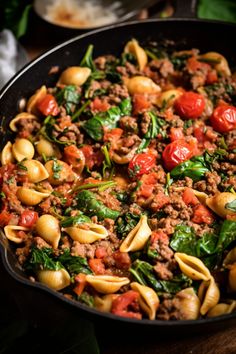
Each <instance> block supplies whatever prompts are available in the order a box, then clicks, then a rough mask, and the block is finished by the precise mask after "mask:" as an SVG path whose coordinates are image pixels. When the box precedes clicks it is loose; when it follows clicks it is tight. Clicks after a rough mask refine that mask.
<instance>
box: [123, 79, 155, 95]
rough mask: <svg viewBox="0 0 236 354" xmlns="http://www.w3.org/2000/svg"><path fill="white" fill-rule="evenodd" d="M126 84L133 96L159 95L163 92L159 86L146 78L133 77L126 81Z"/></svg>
mask: <svg viewBox="0 0 236 354" xmlns="http://www.w3.org/2000/svg"><path fill="white" fill-rule="evenodd" d="M124 83H125V85H126V86H127V89H128V91H129V93H130V94H131V95H134V94H135V93H141V94H143V93H148V94H157V93H159V92H160V91H161V88H160V86H159V85H157V84H155V82H154V81H152V79H150V78H149V77H146V76H133V77H131V78H130V79H128V78H126V79H124Z"/></svg>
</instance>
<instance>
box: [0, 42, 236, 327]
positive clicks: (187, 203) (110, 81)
mask: <svg viewBox="0 0 236 354" xmlns="http://www.w3.org/2000/svg"><path fill="white" fill-rule="evenodd" d="M92 52H93V46H92V45H90V46H89V47H88V49H87V51H86V53H85V55H84V57H83V58H82V60H81V62H80V63H76V65H77V66H74V67H69V68H66V69H65V70H64V72H60V73H59V74H58V78H57V82H56V83H55V86H54V87H46V86H42V87H39V88H38V90H37V91H36V92H33V93H32V96H31V97H29V98H28V100H27V104H26V107H25V109H24V112H19V114H17V116H16V117H12V120H11V122H10V129H11V130H12V131H13V132H14V134H15V137H14V139H13V141H11V142H10V141H9V142H7V144H6V145H5V146H4V148H3V150H2V152H1V164H2V166H1V167H0V177H1V179H0V180H1V212H0V226H1V227H2V228H4V232H5V235H6V238H7V239H8V240H9V242H10V244H11V245H12V247H13V248H14V251H15V254H16V257H17V260H18V262H19V264H20V265H21V267H22V269H23V270H24V271H25V273H26V275H27V276H28V277H29V278H30V279H34V280H36V281H39V282H41V283H43V284H45V285H46V286H48V287H50V288H51V289H53V290H55V291H60V292H62V293H63V294H64V295H65V296H66V297H67V298H70V299H71V300H75V301H79V302H81V303H83V304H86V305H87V306H90V307H94V308H96V309H97V310H98V311H103V312H110V313H112V314H114V315H116V316H122V317H126V318H127V317H128V318H133V319H137V320H142V318H144V319H145V318H146V319H150V321H152V320H155V319H159V320H184V319H188V320H195V319H198V318H205V317H212V316H219V315H222V314H225V313H230V312H232V311H234V310H235V303H236V302H235V301H234V299H235V292H236V272H235V267H236V251H235V248H234V247H235V241H236V164H235V162H236V79H235V75H234V74H232V73H231V70H230V67H229V64H228V62H227V60H226V59H227V58H224V57H223V56H222V55H221V54H220V53H215V52H209V53H200V52H199V50H197V49H189V50H185V51H179V52H176V51H173V50H172V51H171V50H167V51H164V50H163V49H160V48H158V46H146V47H145V46H143V47H141V46H140V44H139V43H138V41H137V40H135V39H133V40H131V41H130V42H128V43H127V44H126V45H125V47H124V50H123V52H122V53H121V54H120V56H119V57H115V56H113V55H105V56H100V57H98V58H95V59H93V57H92Z"/></svg>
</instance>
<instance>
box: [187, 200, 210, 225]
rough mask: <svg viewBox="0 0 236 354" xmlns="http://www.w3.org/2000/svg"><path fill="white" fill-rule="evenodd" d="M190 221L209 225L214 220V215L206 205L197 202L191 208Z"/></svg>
mask: <svg viewBox="0 0 236 354" xmlns="http://www.w3.org/2000/svg"><path fill="white" fill-rule="evenodd" d="M192 221H193V222H195V223H196V224H202V223H205V224H207V225H210V224H212V223H213V221H214V216H213V214H212V213H211V211H210V210H209V209H207V207H205V205H202V204H198V205H196V206H195V207H194V209H193V218H192Z"/></svg>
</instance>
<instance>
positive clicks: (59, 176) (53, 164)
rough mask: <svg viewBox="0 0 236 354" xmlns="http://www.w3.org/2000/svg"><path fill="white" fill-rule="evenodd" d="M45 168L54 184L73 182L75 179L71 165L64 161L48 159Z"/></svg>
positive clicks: (50, 181) (49, 179)
mask: <svg viewBox="0 0 236 354" xmlns="http://www.w3.org/2000/svg"><path fill="white" fill-rule="evenodd" d="M45 168H46V170H47V172H48V174H49V177H48V181H49V183H51V184H52V185H55V186H57V185H59V184H62V183H64V182H72V181H73V180H74V179H75V177H74V175H73V172H72V170H71V168H70V166H69V165H68V164H67V163H66V162H64V161H61V160H56V161H54V160H50V161H47V162H46V164H45Z"/></svg>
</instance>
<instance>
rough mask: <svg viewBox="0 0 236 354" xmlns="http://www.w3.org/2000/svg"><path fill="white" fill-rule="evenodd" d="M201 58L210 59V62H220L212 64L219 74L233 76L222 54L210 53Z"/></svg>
mask: <svg viewBox="0 0 236 354" xmlns="http://www.w3.org/2000/svg"><path fill="white" fill-rule="evenodd" d="M200 58H204V59H209V60H211V59H213V60H216V61H219V63H217V62H216V63H212V65H213V67H214V68H215V69H216V70H217V71H218V72H219V73H221V74H223V75H225V76H231V71H230V68H229V64H228V62H227V60H226V59H225V57H224V56H223V55H222V54H220V53H217V52H208V53H205V54H202V55H200Z"/></svg>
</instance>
